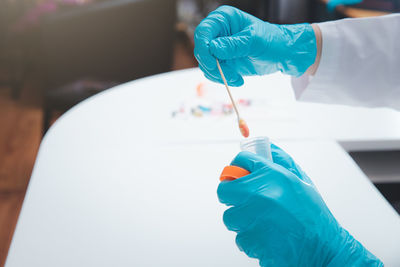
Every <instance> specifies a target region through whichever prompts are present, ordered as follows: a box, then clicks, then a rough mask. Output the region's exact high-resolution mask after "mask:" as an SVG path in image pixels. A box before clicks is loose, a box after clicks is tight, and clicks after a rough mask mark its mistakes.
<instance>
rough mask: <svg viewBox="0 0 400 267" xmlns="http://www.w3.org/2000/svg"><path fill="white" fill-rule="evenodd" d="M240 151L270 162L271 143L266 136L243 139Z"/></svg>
mask: <svg viewBox="0 0 400 267" xmlns="http://www.w3.org/2000/svg"><path fill="white" fill-rule="evenodd" d="M240 149H241V150H242V151H248V152H251V153H254V154H257V155H259V156H261V157H263V158H265V159H268V160H271V161H272V154H271V143H270V142H269V138H268V137H266V136H260V137H253V138H249V139H244V140H243V141H241V142H240Z"/></svg>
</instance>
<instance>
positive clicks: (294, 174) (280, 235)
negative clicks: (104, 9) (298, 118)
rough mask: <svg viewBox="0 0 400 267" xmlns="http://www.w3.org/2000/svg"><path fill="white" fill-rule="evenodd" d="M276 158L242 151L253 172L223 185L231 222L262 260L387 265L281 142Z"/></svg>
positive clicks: (243, 163)
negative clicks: (343, 223)
mask: <svg viewBox="0 0 400 267" xmlns="http://www.w3.org/2000/svg"><path fill="white" fill-rule="evenodd" d="M271 152H272V158H273V161H270V160H267V159H265V158H263V157H260V156H259V155H256V154H253V153H250V152H247V151H246V152H241V153H239V154H238V155H237V156H236V158H235V159H234V160H233V161H232V163H231V165H233V166H237V167H240V168H243V169H245V170H247V171H248V172H250V174H248V175H246V176H244V177H242V178H239V179H236V180H233V181H223V182H221V183H220V185H219V187H218V197H219V200H220V202H221V203H223V204H226V205H228V206H231V208H229V209H228V210H226V211H225V213H224V217H223V219H224V223H225V225H226V227H227V228H228V229H229V230H231V231H235V232H236V233H237V237H236V244H237V245H238V247H239V249H240V250H241V251H244V252H245V253H246V254H247V255H248V256H249V257H252V258H257V259H259V260H260V265H261V266H383V263H382V262H381V261H380V260H379V259H378V258H376V257H375V256H374V255H373V254H371V253H370V252H369V251H368V250H367V249H366V248H365V247H363V245H362V244H361V243H359V242H358V241H357V240H356V239H354V237H353V236H351V234H349V233H348V232H347V231H346V230H345V229H344V228H342V227H341V226H340V224H339V223H338V222H337V221H336V219H335V218H334V216H333V215H332V213H331V212H330V211H329V209H328V207H327V206H326V204H325V202H324V200H323V199H322V197H321V195H320V194H319V193H318V191H317V189H316V187H315V186H314V184H313V183H312V181H311V180H310V178H309V177H308V176H307V175H306V174H305V173H304V172H303V171H302V170H301V169H300V168H299V167H298V166H297V164H296V163H295V162H294V161H293V160H292V158H291V157H290V156H289V155H288V154H286V153H285V152H284V151H283V150H281V149H280V148H278V147H277V146H275V145H272V146H271Z"/></svg>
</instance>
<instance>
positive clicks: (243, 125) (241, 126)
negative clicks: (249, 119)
mask: <svg viewBox="0 0 400 267" xmlns="http://www.w3.org/2000/svg"><path fill="white" fill-rule="evenodd" d="M239 129H240V132H241V133H242V135H243V136H244V137H245V138H247V137H249V135H250V130H249V127H248V126H247V123H246V122H245V121H244V120H243V119H239Z"/></svg>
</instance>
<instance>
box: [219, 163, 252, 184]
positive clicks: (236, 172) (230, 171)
mask: <svg viewBox="0 0 400 267" xmlns="http://www.w3.org/2000/svg"><path fill="white" fill-rule="evenodd" d="M249 174H250V172H249V171H248V170H245V169H243V168H240V167H237V166H226V167H225V168H224V169H223V171H222V173H221V176H220V177H219V180H220V181H221V182H222V181H232V180H236V179H239V178H241V177H243V176H246V175H249Z"/></svg>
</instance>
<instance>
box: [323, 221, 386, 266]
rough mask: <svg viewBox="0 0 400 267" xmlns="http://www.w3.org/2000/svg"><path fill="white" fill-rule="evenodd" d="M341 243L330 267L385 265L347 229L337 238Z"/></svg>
mask: <svg viewBox="0 0 400 267" xmlns="http://www.w3.org/2000/svg"><path fill="white" fill-rule="evenodd" d="M337 238H338V239H339V240H340V242H339V246H338V251H337V252H336V255H334V256H333V258H332V259H331V260H330V261H329V263H328V265H327V266H328V267H339V266H341V267H342V266H355V267H357V266H379V267H380V266H383V263H382V262H381V261H380V260H379V259H378V258H377V257H376V256H375V255H373V254H372V253H371V252H369V251H368V250H367V249H366V248H365V247H364V246H363V245H362V244H361V243H360V242H358V241H357V240H356V239H355V238H354V237H353V236H352V235H350V234H349V232H347V231H346V230H345V229H343V228H341V231H340V234H339V236H338V237H337Z"/></svg>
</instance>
